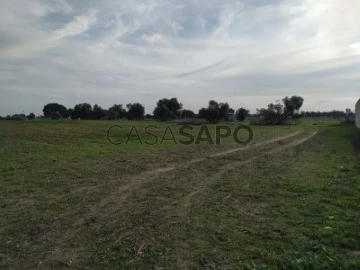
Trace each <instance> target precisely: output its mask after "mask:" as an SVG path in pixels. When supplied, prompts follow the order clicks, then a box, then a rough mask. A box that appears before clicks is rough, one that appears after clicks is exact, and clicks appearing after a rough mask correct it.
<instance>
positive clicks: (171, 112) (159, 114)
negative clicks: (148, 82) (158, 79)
mask: <svg viewBox="0 0 360 270" xmlns="http://www.w3.org/2000/svg"><path fill="white" fill-rule="evenodd" d="M181 108H182V104H181V103H179V102H178V100H177V98H171V99H167V98H163V99H160V100H159V101H158V102H157V103H156V107H155V109H154V112H153V113H154V117H155V119H158V120H161V121H165V120H168V119H172V118H175V117H176V116H177V115H178V113H179V110H181Z"/></svg>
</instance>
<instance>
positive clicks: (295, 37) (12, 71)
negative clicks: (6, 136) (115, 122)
mask: <svg viewBox="0 0 360 270" xmlns="http://www.w3.org/2000/svg"><path fill="white" fill-rule="evenodd" d="M0 3H1V8H0V114H1V115H7V114H10V113H21V112H23V111H24V112H25V113H30V112H35V113H36V114H40V113H42V108H43V106H44V105H45V104H46V103H48V102H58V103H61V104H63V105H65V106H66V107H73V106H74V105H75V104H77V103H82V102H88V103H91V104H92V105H93V104H95V103H97V104H99V105H100V106H102V107H105V108H108V107H109V106H111V105H112V104H114V103H118V104H127V103H130V102H140V103H142V104H143V105H144V106H145V107H146V111H147V112H148V113H151V112H152V110H153V108H154V106H155V104H156V101H157V100H158V99H160V98H164V97H166V98H171V97H177V98H178V99H179V101H180V102H182V103H183V104H184V107H185V108H188V109H192V110H194V111H196V112H197V110H198V109H199V108H200V107H203V106H206V105H207V103H208V101H209V100H210V99H215V100H217V101H219V102H229V104H230V106H231V107H233V108H235V109H237V108H239V107H241V106H244V107H246V108H248V109H251V111H252V112H254V111H255V109H256V108H260V107H265V106H266V105H267V104H268V103H270V102H275V101H276V100H278V99H281V98H283V97H284V96H291V95H295V94H296V95H301V96H303V97H304V99H305V103H304V106H303V109H304V110H332V109H341V110H344V109H345V108H348V107H349V108H354V107H355V103H356V101H357V100H358V98H360V2H359V0H316V1H315V0H310V1H307V0H303V1H300V0H289V1H280V0H274V1H269V0H244V1H241V0H207V1H205V0H197V1H195V0H193V1H189V0H166V1H162V0H150V1H136V0H130V1H128V0H121V1H114V0H101V1H99V0H96V1H95V0H71V1H70V0H1V1H0Z"/></svg>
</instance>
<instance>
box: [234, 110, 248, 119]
mask: <svg viewBox="0 0 360 270" xmlns="http://www.w3.org/2000/svg"><path fill="white" fill-rule="evenodd" d="M248 115H249V110H247V109H245V108H239V109H238V110H237V111H236V119H237V120H239V121H244V120H245V119H246V117H247V116H248Z"/></svg>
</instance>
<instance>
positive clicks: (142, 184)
mask: <svg viewBox="0 0 360 270" xmlns="http://www.w3.org/2000/svg"><path fill="white" fill-rule="evenodd" d="M115 124H121V125H124V126H125V125H127V126H128V127H127V129H126V130H125V131H126V132H128V131H129V130H130V129H131V126H132V125H136V128H137V129H138V130H143V129H144V128H145V127H146V126H147V125H156V126H157V127H158V129H157V131H156V135H157V136H158V137H160V138H161V136H162V135H163V132H164V131H165V129H166V127H167V126H168V125H169V126H171V127H172V129H173V130H175V137H176V139H179V138H180V137H179V134H178V132H177V130H178V128H179V126H178V125H177V124H175V123H158V122H152V121H140V122H128V121H124V122H117V121H2V122H0V139H1V142H0V155H1V156H0V186H1V189H0V210H1V211H0V213H1V214H0V268H5V269H8V268H10V269H11V268H13V269H22V268H26V269H33V268H43V269H48V268H57V269H59V268H60V269H93V268H108V269H281V268H282V269H356V268H360V257H359V251H360V245H359V243H360V231H359V228H360V224H359V223H360V222H359V221H360V214H359V213H360V211H359V210H360V199H359V198H360V186H359V183H360V166H359V156H360V147H359V145H360V132H359V130H356V129H355V128H354V127H352V126H349V125H339V123H338V122H336V121H325V120H321V119H319V120H316V121H305V122H303V123H300V124H298V125H292V126H276V127H270V126H252V129H253V131H254V140H255V142H256V144H258V143H260V142H264V141H266V140H269V139H271V138H276V137H279V136H283V135H285V134H290V133H294V132H295V131H299V130H300V131H302V132H301V133H300V134H299V135H296V136H295V137H293V138H288V139H285V140H283V141H281V142H279V143H277V142H275V143H272V144H266V145H265V144H264V145H261V144H259V146H256V147H253V148H249V149H248V150H243V151H240V152H234V153H231V154H228V155H224V156H220V157H213V158H210V157H207V158H206V159H205V160H204V161H201V162H198V163H194V164H191V163H188V162H189V161H190V160H193V159H197V158H202V157H204V156H209V155H210V154H213V153H218V152H221V151H226V150H229V149H233V148H238V147H239V145H237V144H236V143H234V142H233V141H232V140H231V139H225V140H224V141H223V142H222V144H221V145H208V144H207V143H201V144H200V145H181V144H174V143H173V142H165V143H163V144H160V143H158V144H156V145H148V144H145V143H143V144H140V143H138V142H135V141H134V142H132V143H129V144H122V145H118V146H116V145H112V144H110V143H109V142H108V140H107V138H106V132H107V130H108V129H109V127H110V126H112V125H115ZM237 124H238V123H236V122H232V123H226V125H229V126H231V127H234V126H235V125H237ZM199 128H200V127H196V129H197V130H198V129H199ZM209 129H210V130H211V133H212V134H214V133H215V126H214V125H209ZM314 131H317V132H318V135H316V136H315V137H313V138H312V139H311V140H309V141H306V142H304V143H302V144H298V145H296V146H293V147H285V146H287V145H288V143H289V144H290V143H291V142H293V141H295V140H298V139H302V138H304V137H306V136H307V135H309V134H311V133H312V132H314ZM194 133H195V132H194ZM140 135H141V136H144V138H146V135H144V134H143V133H141V134H140ZM116 136H118V137H117V138H121V139H122V140H123V139H125V138H126V134H123V133H121V134H119V133H118V134H116ZM256 144H255V145H256ZM240 147H241V146H240ZM281 147H284V149H282V148H281ZM171 166H177V167H176V168H175V169H174V170H172V171H169V172H156V171H154V170H156V169H161V168H169V167H171Z"/></svg>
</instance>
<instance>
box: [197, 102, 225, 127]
mask: <svg viewBox="0 0 360 270" xmlns="http://www.w3.org/2000/svg"><path fill="white" fill-rule="evenodd" d="M229 110H230V107H229V104H228V103H220V104H219V103H217V102H216V101H215V100H210V101H209V105H208V107H207V108H201V109H200V110H199V118H203V119H206V120H207V121H209V122H210V123H217V122H219V121H221V120H227V119H228V113H229Z"/></svg>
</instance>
